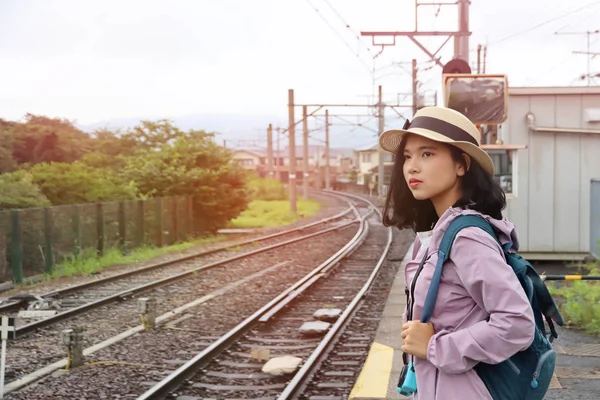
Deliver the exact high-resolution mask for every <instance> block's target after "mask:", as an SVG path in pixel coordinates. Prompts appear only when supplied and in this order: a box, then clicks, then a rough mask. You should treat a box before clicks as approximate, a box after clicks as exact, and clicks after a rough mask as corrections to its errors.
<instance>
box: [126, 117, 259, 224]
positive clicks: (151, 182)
mask: <svg viewBox="0 0 600 400" xmlns="http://www.w3.org/2000/svg"><path fill="white" fill-rule="evenodd" d="M160 129H167V130H168V131H169V132H175V129H176V128H175V129H171V128H167V127H165V126H161V127H160ZM176 131H177V134H176V135H173V136H172V137H171V138H170V139H169V142H168V143H166V144H163V145H162V146H161V147H160V148H159V149H158V150H157V149H150V148H149V149H148V150H146V151H145V152H143V153H141V154H138V155H137V156H135V157H129V158H127V159H126V165H125V167H124V168H123V172H122V176H123V177H124V180H126V181H134V182H136V184H137V187H138V188H139V190H140V193H141V194H142V195H145V196H151V197H161V196H179V195H193V196H194V199H195V204H194V206H195V211H196V213H195V215H196V217H197V218H198V220H197V221H196V222H197V225H196V226H200V227H201V229H202V230H204V231H215V230H217V229H219V228H221V227H223V226H225V225H226V224H227V222H228V221H229V220H231V219H232V218H235V217H237V216H238V215H239V214H240V213H241V212H242V211H243V210H244V209H246V207H247V205H248V193H247V190H246V187H245V183H246V179H247V173H246V172H245V171H244V170H243V169H241V168H239V167H238V166H236V165H234V164H233V163H231V162H230V161H231V154H230V153H229V151H227V149H225V148H223V147H220V146H218V145H216V144H215V143H214V142H213V141H212V137H213V135H212V134H210V133H206V132H204V131H195V130H191V131H189V132H187V133H183V132H181V131H179V130H176ZM151 135H152V134H151ZM157 136H158V135H157ZM163 138H164V136H163Z"/></svg>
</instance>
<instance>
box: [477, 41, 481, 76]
mask: <svg viewBox="0 0 600 400" xmlns="http://www.w3.org/2000/svg"><path fill="white" fill-rule="evenodd" d="M477 73H478V74H480V73H481V44H478V45H477Z"/></svg>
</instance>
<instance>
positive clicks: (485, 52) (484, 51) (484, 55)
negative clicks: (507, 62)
mask: <svg viewBox="0 0 600 400" xmlns="http://www.w3.org/2000/svg"><path fill="white" fill-rule="evenodd" d="M486 65H487V46H483V71H481V73H482V74H485V66H486Z"/></svg>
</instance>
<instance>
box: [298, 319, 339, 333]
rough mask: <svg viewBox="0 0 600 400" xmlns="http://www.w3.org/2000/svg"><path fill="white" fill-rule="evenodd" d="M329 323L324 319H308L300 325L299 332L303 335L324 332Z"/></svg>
mask: <svg viewBox="0 0 600 400" xmlns="http://www.w3.org/2000/svg"><path fill="white" fill-rule="evenodd" d="M330 326H331V324H330V323H329V322H324V321H308V322H305V323H303V324H302V326H301V327H300V333H303V334H305V335H316V334H320V333H325V332H327V330H328V329H329V327H330Z"/></svg>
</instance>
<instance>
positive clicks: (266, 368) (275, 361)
mask: <svg viewBox="0 0 600 400" xmlns="http://www.w3.org/2000/svg"><path fill="white" fill-rule="evenodd" d="M301 362H302V359H301V358H300V357H292V356H282V357H275V358H271V359H270V360H269V361H267V363H266V364H265V365H263V367H262V372H264V373H266V374H270V375H275V376H279V375H283V374H291V373H293V372H294V371H296V370H297V369H298V367H299V366H300V363H301Z"/></svg>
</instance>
